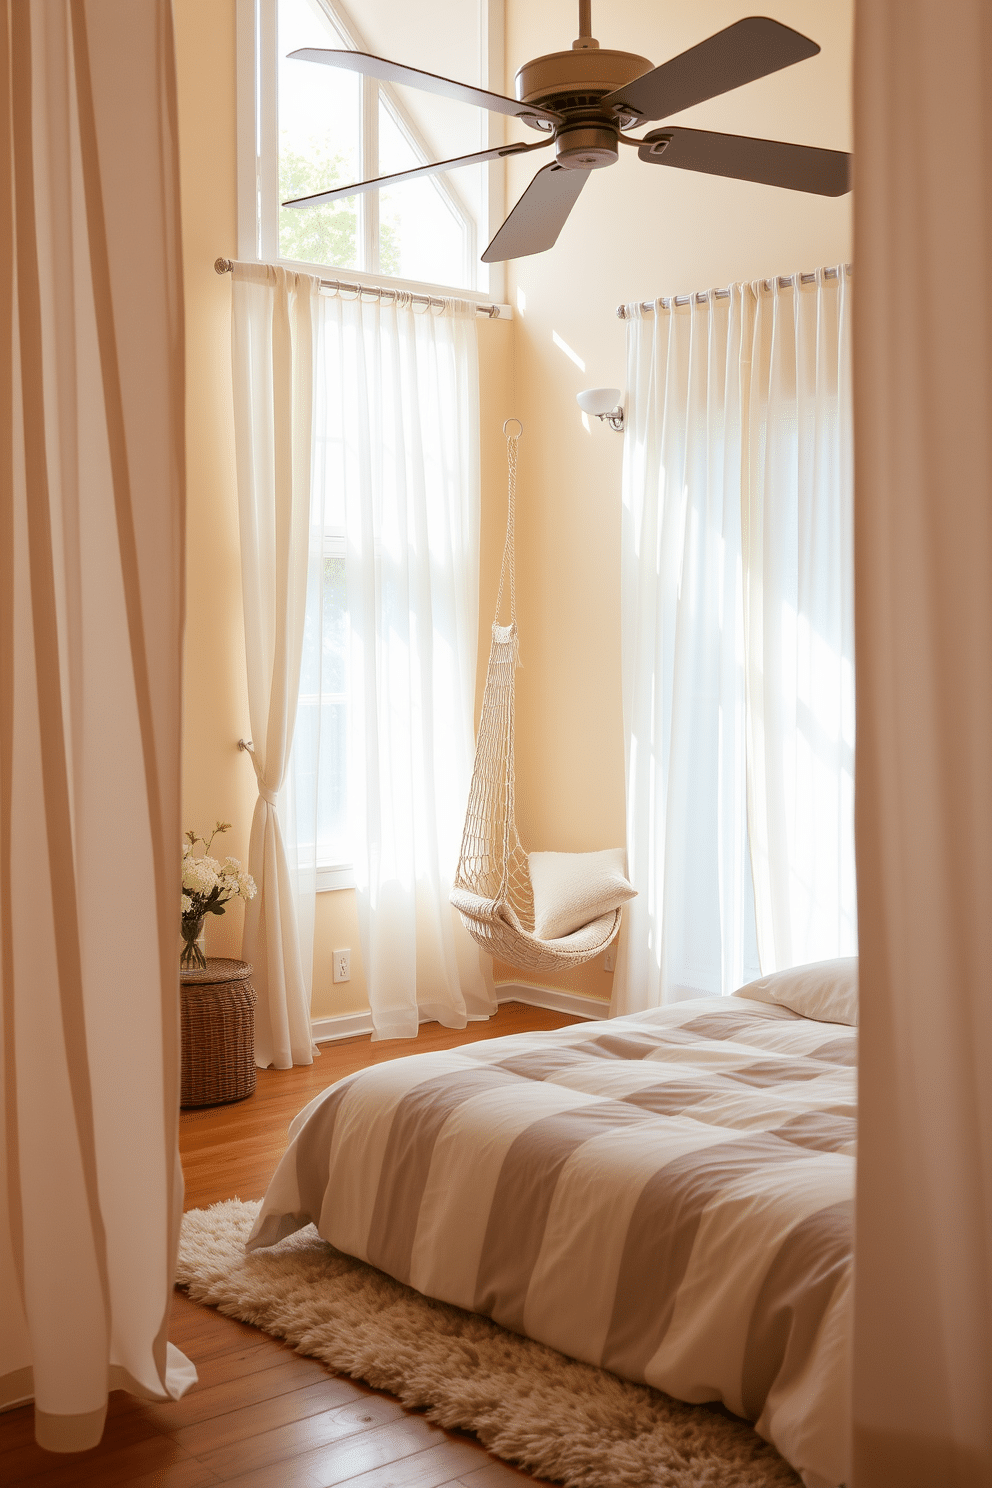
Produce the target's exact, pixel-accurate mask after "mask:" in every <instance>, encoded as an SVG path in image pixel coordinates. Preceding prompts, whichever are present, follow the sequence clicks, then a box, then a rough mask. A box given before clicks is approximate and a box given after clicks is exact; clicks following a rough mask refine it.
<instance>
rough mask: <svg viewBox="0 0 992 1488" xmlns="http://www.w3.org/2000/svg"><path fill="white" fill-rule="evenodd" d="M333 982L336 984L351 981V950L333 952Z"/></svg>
mask: <svg viewBox="0 0 992 1488" xmlns="http://www.w3.org/2000/svg"><path fill="white" fill-rule="evenodd" d="M334 980H335V981H336V982H350V981H351V950H350V949H348V950H344V951H335V952H334Z"/></svg>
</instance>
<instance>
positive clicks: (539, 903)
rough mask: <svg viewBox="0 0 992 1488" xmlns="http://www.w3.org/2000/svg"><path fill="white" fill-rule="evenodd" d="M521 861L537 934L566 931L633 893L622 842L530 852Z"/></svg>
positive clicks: (548, 936)
mask: <svg viewBox="0 0 992 1488" xmlns="http://www.w3.org/2000/svg"><path fill="white" fill-rule="evenodd" d="M527 867H528V869H529V871H530V884H531V888H532V889H533V890H534V934H535V935H536V936H537V938H538V940H559V939H561V937H562V936H563V935H571V934H573V932H574V931H576V930H581V928H582V926H583V925H589V924H591V923H592V922H593V921H594V920H598V919H601V918H602V917H603V916H604V915H609V914H615V913H616V911H617V910H618V909H619V908H620V906H621V904H626V902H627V900H628V899H634V898H636V897H637V890H636V889H635V888H634V887H633V885H632V884H630V883H629V882H628V880H627V875H626V871H625V869H626V853H625V852H624V850H623V848H622V847H608V848H606V849H605V851H603V852H587V853H561V852H532V853H528V855H527Z"/></svg>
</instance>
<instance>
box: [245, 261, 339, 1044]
mask: <svg viewBox="0 0 992 1488" xmlns="http://www.w3.org/2000/svg"><path fill="white" fill-rule="evenodd" d="M233 277H234V285H233V305H232V350H233V367H234V434H235V448H236V451H237V466H238V509H239V512H240V525H241V586H242V596H243V600H244V618H245V651H246V655H247V662H248V711H249V717H250V720H251V736H252V746H253V753H252V763H253V765H254V767H255V774H256V776H257V780H258V800H257V802H256V804H255V814H254V816H253V817H252V824H251V840H250V846H249V850H248V869H249V872H250V873H251V875H252V877H253V878H254V880H255V883H256V885H257V886H258V894H257V895H256V897H255V898H254V899H253V900H250V901H249V903H248V904H247V906H246V909H245V929H244V942H243V955H244V958H245V960H246V961H250V962H251V964H252V966H253V967H254V979H253V980H254V986H255V991H256V995H257V998H258V1002H257V1006H256V1009H255V1060H256V1063H257V1064H258V1065H260V1066H261V1067H262V1068H263V1069H264V1068H265V1067H266V1066H268V1065H274V1066H275V1068H276V1069H289V1068H291V1067H292V1066H293V1065H294V1064H312V1062H313V1054H314V1049H315V1045H314V1042H313V1038H312V1036H311V1030H310V964H311V958H312V947H310V948H308V950H307V954H304V952H303V951H301V945H300V934H299V924H298V916H297V910H296V870H295V862H294V863H293V864H292V866H291V863H290V859H289V858H288V857H287V853H286V844H285V842H284V839H283V832H282V827H281V824H280V814H279V807H278V801H279V794H280V791H281V790H282V788H283V785H284V783H285V780H286V772H287V767H288V765H289V757H290V750H291V748H292V744H293V728H294V724H295V721H296V705H297V699H298V697H299V691H300V659H301V656H302V651H303V622H304V616H305V614H306V589H307V551H308V543H309V529H310V471H311V438H312V430H313V365H314V349H315V315H316V307H317V301H318V296H319V288H320V285H319V280H317V279H315V278H314V277H313V276H312V275H309V274H296V273H293V272H291V271H290V270H288V269H280V268H273V267H271V266H269V265H266V264H247V263H237V264H235V265H234V270H233Z"/></svg>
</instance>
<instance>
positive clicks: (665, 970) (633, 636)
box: [612, 285, 754, 1013]
mask: <svg viewBox="0 0 992 1488" xmlns="http://www.w3.org/2000/svg"><path fill="white" fill-rule="evenodd" d="M632 309H633V314H634V319H633V320H632V321H631V323H630V324H629V326H628V342H627V388H628V412H627V427H626V444H625V449H624V470H623V533H622V563H623V572H622V593H623V601H622V602H623V698H624V724H625V731H626V738H627V854H628V869H629V873H630V877H631V881H632V882H633V883H634V885H635V886H636V888H637V890H638V897H637V898H636V899H634V900H632V901H631V903H630V904H629V905H627V906H625V911H624V914H625V920H626V925H625V928H624V932H623V935H622V938H621V947H620V955H619V957H618V963H617V971H616V975H615V977H614V986H613V1007H612V1011H613V1012H614V1013H627V1012H635V1011H638V1010H640V1009H641V1008H647V1007H656V1006H658V1005H659V1004H660V1003H663V1002H668V1001H674V1000H676V999H678V998H680V997H687V996H690V997H691V996H693V995H695V996H705V995H713V994H715V993H719V992H728V993H729V992H732V991H733V989H734V988H735V987H738V986H740V984H741V982H742V981H743V980H744V979H745V968H748V969H750V967H751V966H753V965H754V951H753V939H754V932H753V910H752V911H751V934H750V942H751V947H752V948H751V951H750V955H749V954H748V948H749V940H748V925H747V908H748V898H747V894H748V884H749V880H750V868H749V865H748V862H747V843H746V839H747V830H746V795H745V776H744V669H743V656H742V647H741V628H740V623H739V618H738V617H739V615H740V612H741V574H740V553H741V526H740V513H741V417H740V410H741V387H740V371H741V338H742V335H743V334H744V329H745V326H744V316H745V303H744V294H743V290H742V287H741V286H739V285H735V286H734V287H733V289H732V290H731V293H730V296H729V298H727V299H717V298H716V297H715V295H709V296H707V297H705V299H704V300H703V301H702V302H701V303H700V302H699V301H698V300H697V299H696V298H693V300H692V302H691V303H690V304H688V305H684V306H674V305H673V306H672V308H671V309H670V310H667V311H666V310H664V309H663V308H662V307H661V306H660V305H659V306H658V310H657V313H656V314H649V315H648V316H647V317H644V316H643V314H642V313H641V312H640V309H639V307H632Z"/></svg>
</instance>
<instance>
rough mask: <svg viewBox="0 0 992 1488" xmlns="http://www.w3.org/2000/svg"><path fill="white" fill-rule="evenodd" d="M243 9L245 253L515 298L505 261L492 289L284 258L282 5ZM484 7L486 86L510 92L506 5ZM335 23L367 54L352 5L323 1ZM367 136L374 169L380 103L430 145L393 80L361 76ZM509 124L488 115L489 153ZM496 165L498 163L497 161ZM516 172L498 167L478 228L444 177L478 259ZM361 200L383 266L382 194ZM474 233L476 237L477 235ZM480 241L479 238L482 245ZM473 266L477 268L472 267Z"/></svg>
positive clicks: (240, 79)
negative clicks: (508, 179)
mask: <svg viewBox="0 0 992 1488" xmlns="http://www.w3.org/2000/svg"><path fill="white" fill-rule="evenodd" d="M236 3H237V19H236V25H237V38H236V47H237V121H238V127H237V146H238V148H237V167H238V191H237V197H238V257H239V258H240V259H242V260H246V261H248V262H255V263H281V264H286V265H287V266H288V267H291V268H298V269H301V270H303V271H304V272H307V273H324V272H326V273H327V275H329V276H331V275H334V276H337V275H342V274H347V276H348V280H349V282H353V283H356V284H367V285H369V286H370V287H376V286H384V285H385V286H388V287H389V288H392V289H399V290H410V291H412V292H414V293H431V294H435V295H437V294H442V295H451V294H454V295H457V296H458V297H459V298H461V299H467V300H472V301H475V302H476V303H479V304H483V303H490V302H492V301H493V300H496V301H497V302H500V301H502V300H503V299H505V294H506V289H505V285H506V274H505V267H504V265H503V264H490V265H488V266H483V270H485V268H486V267H488V284H487V285H485V287H483V288H481V289H465V288H463V287H461V286H457V285H450V284H449V285H445V284H438V283H432V282H429V281H426V280H416V279H402V278H399V277H396V276H393V275H390V274H386V273H383V272H381V271H379V270H375V271H372V270H369V269H352V268H342V267H341V266H340V265H336V264H314V263H303V262H300V261H298V260H296V259H286V258H282V257H281V256H280V254H279V132H278V98H277V91H276V88H277V70H276V69H277V56H276V40H277V5H278V0H236ZM476 3H477V4H478V7H479V32H480V38H481V52H482V55H481V57H480V78H481V86H482V87H484V88H493V89H494V91H496V92H502V91H503V88H504V68H503V63H504V54H503V24H504V0H476ZM317 4H318V5H319V7H320V8H321V9H322V10H324V11H325V12H326V14H327V16H328V19H329V20H330V21H331V22H332V24H333V25H334V26H335V27H336V28H337V29H338V30H339V31H340V32H341V34H342V35H343V36H345V37H346V39H347V41H348V43H349V45H351V46H354V47H355V48H356V49H358V50H360V51H366V50H368V48H367V47H366V46H365V45H364V43H363V40H362V36H361V33H360V32H359V30H358V29H357V27H356V25H355V23H354V22H353V20H352V19H351V17H350V15H349V14H348V12H347V10H346V8H345V6H344V4H343V3H342V0H317ZM360 96H361V100H362V105H361V111H362V112H361V127H360V131H359V133H360V140H361V152H362V162H363V174H365V173H366V172H365V170H364V166H365V164H366V162H367V161H368V160H369V159H370V158H372V152H373V150H375V151H377V149H378V143H377V135H378V105H379V101H380V99H381V100H382V102H383V103H384V104H385V106H386V108H387V109H388V110H389V113H390V114H391V116H392V118H393V119H394V121H395V122H396V124H397V127H398V128H399V129H400V131H401V132H402V133H403V135H404V136H405V137H406V139H407V141H408V143H409V144H410V145H411V146H412V148H413V149H414V150H415V151H417V152H418V153H420V154H423V153H425V150H426V144H425V141H424V140H423V137H422V136H421V135H420V132H419V130H418V129H417V127H416V125H415V124H414V122H413V120H412V119H411V118H410V117H409V115H408V114H407V112H406V110H405V109H404V107H403V104H402V102H401V101H400V99H399V97H398V95H397V94H396V93H395V91H394V90H393V88H392V86H391V85H390V84H388V83H379V82H377V81H376V80H375V79H366V78H364V77H362V78H361V95H360ZM505 140H506V119H505V118H504V116H503V115H502V114H491V113H486V114H485V120H484V130H483V137H482V140H481V141H480V145H479V148H480V149H488V148H492V147H493V146H496V145H501V144H503V143H505ZM496 164H497V163H496V162H493V165H496ZM505 175H506V167H505V165H504V166H503V167H502V168H500V169H494V168H491V167H490V168H488V170H487V183H488V184H487V190H486V191H485V192H484V193H483V203H482V214H481V220H480V221H479V222H478V223H477V224H476V223H475V219H474V218H473V216H472V214H471V212H470V211H469V210H468V208H467V205H466V203H465V202H464V200H463V198H462V197H461V194H460V192H459V191H458V189H457V184H456V183H457V173H456V172H453V173H452V174H451V177H450V178H449V176H448V175H447V174H445V175H442V176H438V177H436V178H435V180H436V182H437V183H438V185H439V187H440V189H441V191H442V192H443V194H444V196H445V198H446V201H447V204H448V206H449V208H450V209H452V210H453V211H454V212H455V213H456V215H458V216H459V217H461V218H462V219H463V221H465V223H466V226H468V227H469V228H470V231H469V232H467V233H466V240H467V241H466V255H467V257H468V256H469V255H470V256H471V258H472V259H474V260H475V261H476V275H478V272H479V266H478V262H477V261H478V258H479V255H480V253H481V252H482V248H483V247H484V246H485V244H486V243H487V242H488V241H489V239H490V237H491V236H492V234H493V232H494V231H495V226H496V225H497V224H499V223H500V222H502V221H503V219H504V217H505V215H506V210H505V208H506V180H505ZM358 200H359V203H360V213H359V223H360V233H361V237H362V243H363V260H364V261H366V262H368V261H369V260H370V259H371V261H372V262H375V263H377V262H378V251H379V232H378V227H379V198H378V193H371V192H369V193H364V194H363V195H362V196H360V197H359V198H358ZM473 227H474V231H472V230H471V229H472V228H473ZM473 238H474V242H473V241H472V240H473ZM466 266H467V264H466Z"/></svg>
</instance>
